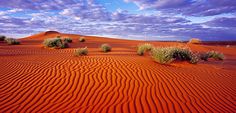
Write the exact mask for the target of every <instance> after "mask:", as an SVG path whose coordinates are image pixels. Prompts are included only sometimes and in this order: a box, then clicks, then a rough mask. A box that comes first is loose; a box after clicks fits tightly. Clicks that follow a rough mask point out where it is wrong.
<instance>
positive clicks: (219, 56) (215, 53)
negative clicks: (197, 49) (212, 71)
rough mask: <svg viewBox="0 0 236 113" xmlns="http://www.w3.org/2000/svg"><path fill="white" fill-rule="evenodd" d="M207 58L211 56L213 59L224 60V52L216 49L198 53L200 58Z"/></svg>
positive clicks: (205, 59) (206, 59)
mask: <svg viewBox="0 0 236 113" xmlns="http://www.w3.org/2000/svg"><path fill="white" fill-rule="evenodd" d="M209 58H213V59H215V60H224V54H223V53H220V52H218V51H209V52H206V53H202V54H200V59H201V60H204V61H208V59H209Z"/></svg>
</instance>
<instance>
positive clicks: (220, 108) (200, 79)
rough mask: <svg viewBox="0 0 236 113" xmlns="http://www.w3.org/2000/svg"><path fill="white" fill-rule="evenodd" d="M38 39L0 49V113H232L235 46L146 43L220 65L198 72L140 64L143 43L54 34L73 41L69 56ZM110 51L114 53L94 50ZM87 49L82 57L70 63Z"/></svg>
mask: <svg viewBox="0 0 236 113" xmlns="http://www.w3.org/2000/svg"><path fill="white" fill-rule="evenodd" d="M57 35H59V33H57V32H44V33H40V34H37V35H33V36H30V37H26V38H22V39H20V41H21V45H7V44H5V43H3V42H0V112H1V113H6V112H22V113H28V112H40V113H47V112H57V113H58V112H87V113H93V112H99V113H144V112H145V113H157V112H160V113H161V112H171V113H174V112H185V113H188V112H232V113H233V112H236V83H235V81H236V78H235V77H236V52H235V51H236V46H235V45H232V46H230V47H226V46H225V45H207V44H204V45H194V44H186V43H181V42H148V43H152V44H153V45H155V46H187V47H190V48H191V49H192V50H193V51H200V52H203V51H209V50H216V51H220V52H223V53H224V55H225V56H226V59H225V60H224V61H214V60H210V61H207V62H204V61H201V62H199V63H198V64H197V65H194V64H189V63H187V62H174V63H172V64H170V65H160V64H158V63H156V62H154V61H153V60H152V59H151V58H150V57H149V54H145V55H144V56H138V55H137V54H136V49H135V48H136V46H137V45H138V44H140V43H145V42H144V41H135V40H121V39H111V38H102V37H93V36H84V37H85V39H86V41H85V42H83V43H81V42H79V41H78V38H79V37H80V36H79V35H71V34H60V35H61V36H62V37H63V36H68V37H71V38H72V39H73V43H71V44H70V48H66V49H45V48H44V47H43V45H42V42H43V40H44V39H46V38H51V37H55V36H57ZM103 43H108V44H110V45H111V46H112V51H111V52H108V53H103V52H101V50H100V49H99V46H100V45H101V44H103ZM85 46H87V47H88V49H89V53H88V55H87V56H81V57H75V56H74V54H73V52H74V50H75V49H76V48H79V47H85Z"/></svg>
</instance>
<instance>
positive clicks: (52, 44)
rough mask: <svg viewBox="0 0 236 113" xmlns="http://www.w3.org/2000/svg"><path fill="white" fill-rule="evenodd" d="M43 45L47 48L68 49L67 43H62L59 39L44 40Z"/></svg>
mask: <svg viewBox="0 0 236 113" xmlns="http://www.w3.org/2000/svg"><path fill="white" fill-rule="evenodd" d="M43 45H44V46H45V47H49V48H67V47H68V43H66V42H62V40H61V39H60V38H48V39H45V40H44V42H43Z"/></svg>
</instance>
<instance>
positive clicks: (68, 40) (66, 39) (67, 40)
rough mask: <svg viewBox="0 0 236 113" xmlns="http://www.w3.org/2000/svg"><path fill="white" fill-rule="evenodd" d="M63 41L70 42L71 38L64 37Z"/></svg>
mask: <svg viewBox="0 0 236 113" xmlns="http://www.w3.org/2000/svg"><path fill="white" fill-rule="evenodd" d="M63 41H64V42H67V43H72V39H71V38H64V39H63Z"/></svg>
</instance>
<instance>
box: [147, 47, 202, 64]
mask: <svg viewBox="0 0 236 113" xmlns="http://www.w3.org/2000/svg"><path fill="white" fill-rule="evenodd" d="M151 55H152V58H153V59H154V61H156V62H158V63H160V64H169V63H171V62H172V61H174V60H180V61H188V62H189V63H192V64H196V63H197V62H198V61H199V58H198V55H197V54H194V53H193V52H192V51H191V50H189V49H186V48H178V47H162V48H153V49H152V51H151Z"/></svg>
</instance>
